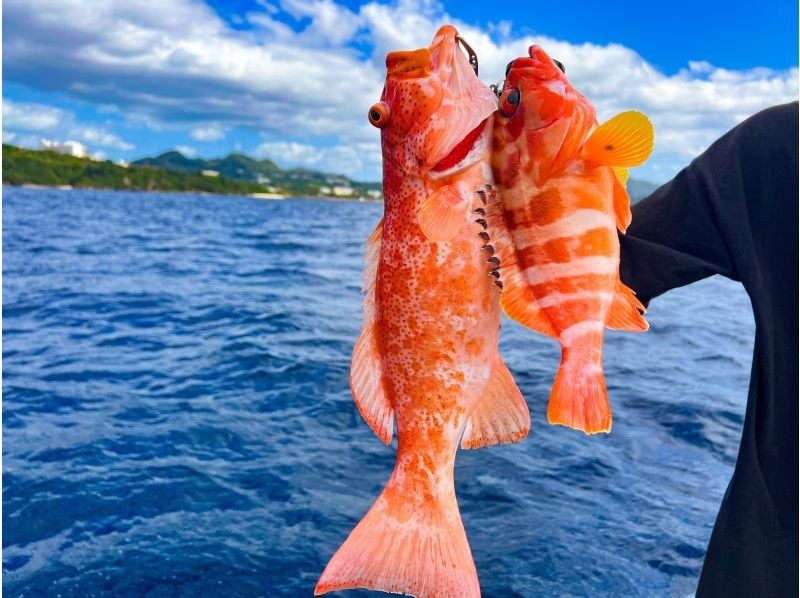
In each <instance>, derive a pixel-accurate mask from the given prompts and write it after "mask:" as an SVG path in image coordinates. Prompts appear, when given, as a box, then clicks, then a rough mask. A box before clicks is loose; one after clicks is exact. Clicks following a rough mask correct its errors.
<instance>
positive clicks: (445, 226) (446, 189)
mask: <svg viewBox="0 0 800 598" xmlns="http://www.w3.org/2000/svg"><path fill="white" fill-rule="evenodd" d="M471 203H472V198H471V195H470V194H469V193H463V192H462V189H461V186H460V185H458V184H447V185H444V186H442V187H440V188H439V189H437V190H436V191H434V192H433V193H431V195H430V197H428V199H426V200H425V202H424V203H423V204H422V206H421V207H420V209H419V211H418V212H417V220H418V222H419V227H420V228H421V229H422V233H423V234H424V235H425V236H426V237H427V238H428V240H430V241H433V242H435V243H444V242H447V241H449V240H451V239H452V238H453V237H455V236H456V235H457V234H458V231H460V230H461V228H462V227H463V226H464V225H465V224H466V223H467V221H468V218H469V208H470V205H471Z"/></svg>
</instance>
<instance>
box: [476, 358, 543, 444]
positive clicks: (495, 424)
mask: <svg viewBox="0 0 800 598" xmlns="http://www.w3.org/2000/svg"><path fill="white" fill-rule="evenodd" d="M530 429H531V415H530V412H529V411H528V404H527V403H526V402H525V399H524V397H523V396H522V393H521V392H520V391H519V388H517V384H516V382H514V378H513V376H512V375H511V372H510V371H509V370H508V367H506V364H505V363H503V361H502V360H501V359H499V358H498V360H497V361H496V362H495V364H494V366H493V367H492V372H491V374H490V375H489V382H488V385H487V388H486V392H485V393H484V395H483V396H482V397H481V398H480V400H479V401H478V406H477V407H476V408H475V411H473V412H472V415H470V416H469V419H467V425H466V427H465V428H464V435H463V436H462V437H461V448H463V449H474V448H481V447H484V446H493V445H495V444H510V443H512V442H518V441H520V440H522V439H523V438H525V437H526V436H527V435H528V431H529V430H530Z"/></svg>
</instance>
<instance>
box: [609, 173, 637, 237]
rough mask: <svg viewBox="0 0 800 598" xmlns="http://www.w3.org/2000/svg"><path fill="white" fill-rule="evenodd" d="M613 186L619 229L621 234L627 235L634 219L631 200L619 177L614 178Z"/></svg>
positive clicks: (615, 214) (615, 213)
mask: <svg viewBox="0 0 800 598" xmlns="http://www.w3.org/2000/svg"><path fill="white" fill-rule="evenodd" d="M612 184H613V186H614V216H615V218H616V222H617V229H619V232H621V233H625V231H626V230H628V226H630V223H631V219H632V216H631V198H630V196H629V195H628V192H627V191H626V190H625V185H624V184H623V183H621V182H620V181H619V178H618V177H617V176H615V177H614V179H613V181H612Z"/></svg>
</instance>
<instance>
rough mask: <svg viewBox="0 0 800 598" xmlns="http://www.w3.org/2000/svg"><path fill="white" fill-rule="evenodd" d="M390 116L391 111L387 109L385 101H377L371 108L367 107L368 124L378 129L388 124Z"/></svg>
mask: <svg viewBox="0 0 800 598" xmlns="http://www.w3.org/2000/svg"><path fill="white" fill-rule="evenodd" d="M390 116H391V111H390V110H389V104H387V103H386V102H378V103H377V104H373V105H372V108H370V109H369V113H368V114H367V117H368V118H369V122H370V124H372V126H373V127H378V128H379V129H382V128H383V127H385V126H386V125H388V124H389V117H390Z"/></svg>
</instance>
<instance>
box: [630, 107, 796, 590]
mask: <svg viewBox="0 0 800 598" xmlns="http://www.w3.org/2000/svg"><path fill="white" fill-rule="evenodd" d="M797 135H798V105H797V102H794V103H791V104H785V105H782V106H776V107H774V108H770V109H768V110H764V111H763V112H760V113H758V114H756V115H755V116H753V117H751V118H749V119H748V120H746V121H745V122H743V123H742V124H740V125H739V126H737V127H736V128H734V129H733V130H732V131H730V132H729V133H727V134H726V135H725V136H724V137H722V138H721V139H719V140H718V141H717V142H716V143H714V145H712V146H711V147H710V148H709V149H708V150H707V151H706V152H705V153H704V154H702V155H701V156H700V157H699V158H697V159H696V160H694V162H692V164H691V165H690V166H688V167H687V168H685V169H684V170H683V171H682V172H681V173H680V174H678V176H676V177H675V179H674V180H672V181H671V182H670V183H667V184H666V185H664V186H662V187H661V188H659V189H658V190H657V191H656V192H654V193H653V194H652V195H651V196H650V197H648V198H646V199H644V200H643V201H641V202H640V203H639V204H637V205H636V206H634V208H633V223H632V224H631V226H630V228H629V230H628V232H627V234H626V235H623V236H621V237H620V243H621V252H622V257H621V273H622V280H623V282H625V283H626V284H627V285H628V286H630V287H631V288H633V289H634V290H635V291H636V293H637V294H638V296H639V298H640V299H642V301H643V302H645V303H647V302H648V301H649V300H650V299H652V298H653V297H656V296H657V295H660V294H661V293H664V292H665V291H668V290H670V289H673V288H675V287H679V286H683V285H686V284H689V283H691V282H694V281H696V280H700V279H701V278H705V277H707V276H711V275H713V274H722V275H723V276H726V277H728V278H731V279H733V280H737V281H739V282H741V283H742V284H743V285H744V288H745V289H746V291H747V293H748V295H749V296H750V300H751V302H752V305H753V311H754V314H755V323H756V338H755V351H754V355H753V366H752V373H751V379H750V393H749V396H748V401H747V410H746V413H745V420H744V430H743V433H742V441H741V445H740V447H739V455H738V458H737V461H736V467H735V469H734V472H733V478H732V479H731V481H730V484H729V486H728V489H727V491H726V492H725V497H724V499H723V501H722V506H721V507H720V511H719V514H718V516H717V521H716V524H715V525H714V531H713V532H712V534H711V541H710V543H709V546H708V550H707V552H706V558H705V562H704V564H703V571H702V573H701V575H700V583H699V586H698V589H697V596H698V598H702V597H706V596H714V597H716V596H720V597H722V596H724V597H731V596H743V597H745V596H746V597H753V598H768V597H771V596H776V597H777V596H781V597H785V596H796V595H797V587H798V586H797V580H798V564H797V563H798V549H797V546H798V540H797V537H798V518H797V511H798V502H797V501H798V460H797V457H798V445H797V430H798V409H797V407H798V369H797V364H798V351H797V339H798V337H797V335H798V318H797V313H798V292H797V272H798V239H797V222H798V142H797Z"/></svg>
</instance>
